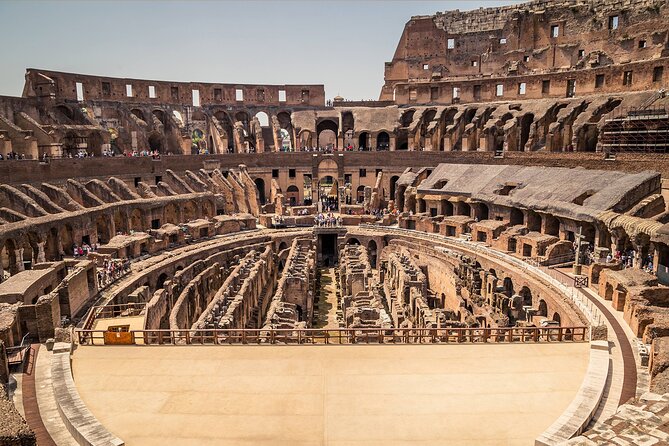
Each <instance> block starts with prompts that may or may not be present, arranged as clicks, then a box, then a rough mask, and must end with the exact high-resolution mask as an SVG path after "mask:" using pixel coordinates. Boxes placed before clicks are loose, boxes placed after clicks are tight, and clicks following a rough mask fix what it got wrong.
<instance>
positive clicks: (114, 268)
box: [96, 259, 130, 288]
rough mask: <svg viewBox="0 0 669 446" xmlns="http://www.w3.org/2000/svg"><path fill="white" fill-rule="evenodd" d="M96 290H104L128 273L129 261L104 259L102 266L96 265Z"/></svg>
mask: <svg viewBox="0 0 669 446" xmlns="http://www.w3.org/2000/svg"><path fill="white" fill-rule="evenodd" d="M96 267H97V270H98V288H104V287H106V286H107V285H109V284H110V283H112V282H114V281H115V280H116V279H118V278H119V277H122V276H124V275H125V274H127V273H128V272H130V260H129V259H104V261H103V262H102V265H97V261H96Z"/></svg>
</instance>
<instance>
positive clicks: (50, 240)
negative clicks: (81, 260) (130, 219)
mask: <svg viewBox="0 0 669 446" xmlns="http://www.w3.org/2000/svg"><path fill="white" fill-rule="evenodd" d="M112 236H113V234H112ZM44 254H45V255H46V259H47V260H48V261H54V260H60V259H61V256H60V252H59V250H58V230H57V229H56V228H51V229H49V231H47V233H46V244H45V246H44Z"/></svg>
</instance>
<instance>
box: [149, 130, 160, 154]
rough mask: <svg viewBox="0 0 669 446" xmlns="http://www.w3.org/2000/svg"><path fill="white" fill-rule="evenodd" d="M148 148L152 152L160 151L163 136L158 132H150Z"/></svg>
mask: <svg viewBox="0 0 669 446" xmlns="http://www.w3.org/2000/svg"><path fill="white" fill-rule="evenodd" d="M149 149H151V151H152V152H158V153H162V151H163V137H162V135H161V134H160V133H156V132H154V133H151V135H149Z"/></svg>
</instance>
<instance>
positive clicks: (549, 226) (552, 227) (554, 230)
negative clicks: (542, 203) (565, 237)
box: [544, 214, 560, 237]
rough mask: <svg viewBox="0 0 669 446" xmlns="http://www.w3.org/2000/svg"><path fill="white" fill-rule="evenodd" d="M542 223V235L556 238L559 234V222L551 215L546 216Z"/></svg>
mask: <svg viewBox="0 0 669 446" xmlns="http://www.w3.org/2000/svg"><path fill="white" fill-rule="evenodd" d="M544 218H545V220H546V221H545V223H544V233H545V234H548V235H554V236H555V237H557V236H558V235H559V234H560V221H559V220H558V219H557V218H555V217H553V216H552V215H548V214H546V216H545V217H544Z"/></svg>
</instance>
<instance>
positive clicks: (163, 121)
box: [151, 109, 167, 127]
mask: <svg viewBox="0 0 669 446" xmlns="http://www.w3.org/2000/svg"><path fill="white" fill-rule="evenodd" d="M151 114H152V115H153V116H155V117H156V119H157V120H158V121H160V123H161V124H162V125H163V126H165V127H166V126H167V120H166V119H165V112H164V111H162V110H160V109H155V110H152V111H151Z"/></svg>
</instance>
